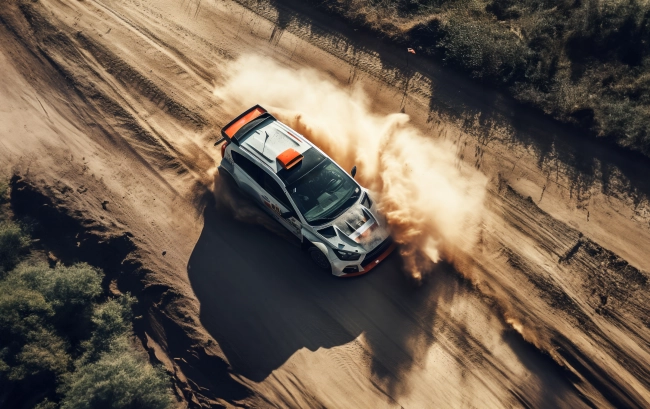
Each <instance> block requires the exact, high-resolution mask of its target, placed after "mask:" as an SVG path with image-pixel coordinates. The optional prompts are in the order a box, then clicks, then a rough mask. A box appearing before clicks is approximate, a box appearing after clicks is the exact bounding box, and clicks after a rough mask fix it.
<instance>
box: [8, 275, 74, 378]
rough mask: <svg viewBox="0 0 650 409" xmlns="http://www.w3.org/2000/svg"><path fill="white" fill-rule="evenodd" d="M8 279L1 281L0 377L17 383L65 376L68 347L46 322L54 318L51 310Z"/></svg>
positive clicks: (40, 299)
mask: <svg viewBox="0 0 650 409" xmlns="http://www.w3.org/2000/svg"><path fill="white" fill-rule="evenodd" d="M11 278H12V277H11V273H10V275H9V277H8V279H5V280H2V281H0V332H1V333H2V337H0V350H1V351H2V354H1V359H2V364H0V367H2V370H1V371H0V373H2V374H4V376H6V379H8V380H12V381H18V380H23V379H25V378H26V377H29V376H37V375H41V374H47V373H49V374H53V375H57V374H61V373H63V372H65V371H66V370H67V368H68V366H69V363H70V358H69V356H68V354H67V348H68V345H67V343H66V342H65V340H63V339H62V338H61V337H60V336H58V335H57V334H56V333H55V330H54V327H53V326H52V325H51V324H50V322H49V320H50V319H51V318H52V317H53V316H54V310H53V309H52V306H51V305H50V304H48V303H47V301H46V300H45V298H44V297H43V296H42V294H40V293H38V292H36V291H33V290H30V289H28V288H25V287H24V286H21V285H20V283H19V282H18V281H15V280H12V279H11ZM2 383H3V382H2V376H0V385H1V384H2Z"/></svg>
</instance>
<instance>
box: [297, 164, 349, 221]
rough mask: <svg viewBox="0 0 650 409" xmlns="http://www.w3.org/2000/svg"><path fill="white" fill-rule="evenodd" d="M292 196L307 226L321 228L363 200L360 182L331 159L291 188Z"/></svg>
mask: <svg viewBox="0 0 650 409" xmlns="http://www.w3.org/2000/svg"><path fill="white" fill-rule="evenodd" d="M287 190H288V191H289V194H290V195H291V197H292V198H293V201H294V202H295V203H296V206H298V210H300V213H302V215H303V217H304V218H305V220H306V221H307V223H309V224H311V225H319V224H323V223H327V222H328V221H329V220H333V219H335V218H337V217H338V216H339V215H340V214H341V213H343V212H344V211H346V210H347V209H349V208H350V206H352V205H353V204H354V203H355V202H356V201H357V199H358V198H359V193H360V189H359V186H357V184H356V183H354V181H353V180H352V178H350V177H349V176H348V175H347V174H346V173H345V172H343V171H342V170H341V169H340V168H339V167H338V166H336V165H335V164H334V163H333V162H332V161H331V160H329V159H328V160H326V161H323V163H321V164H320V165H319V166H316V167H315V168H314V169H312V170H311V171H310V172H309V173H308V174H307V175H305V176H304V177H302V178H300V179H299V180H298V181H296V182H295V183H294V184H293V185H291V186H289V187H288V189H287Z"/></svg>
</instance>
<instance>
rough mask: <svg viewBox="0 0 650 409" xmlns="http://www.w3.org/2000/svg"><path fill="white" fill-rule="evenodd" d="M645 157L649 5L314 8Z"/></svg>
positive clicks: (380, 0)
mask: <svg viewBox="0 0 650 409" xmlns="http://www.w3.org/2000/svg"><path fill="white" fill-rule="evenodd" d="M311 1H312V2H313V3H314V4H317V5H318V6H320V7H325V8H327V9H328V10H330V11H333V12H335V13H338V14H341V15H343V16H344V17H346V18H349V19H351V20H353V21H355V22H362V23H363V24H365V25H366V26H368V27H370V28H371V29H374V30H376V31H378V32H381V33H383V34H385V35H387V36H390V37H391V38H394V39H397V40H399V41H403V42H406V43H408V44H409V46H412V47H415V48H416V50H417V51H418V53H422V54H429V55H433V56H436V57H438V58H441V59H442V60H443V61H445V62H446V63H448V64H451V65H453V66H455V67H459V68H461V69H463V70H465V71H467V72H469V73H470V74H471V75H472V76H473V77H475V78H479V79H481V80H483V81H486V82H491V83H495V84H499V85H500V86H505V87H506V88H507V89H508V90H509V91H510V92H511V93H512V95H514V96H515V98H517V99H519V100H521V101H523V102H526V103H528V104H531V105H534V106H537V107H538V108H540V109H542V110H543V111H544V112H546V113H548V114H551V115H553V116H554V117H555V118H557V119H559V120H561V121H564V122H569V123H573V124H575V125H577V126H580V127H582V128H583V129H586V130H589V131H590V132H591V133H592V134H594V135H596V136H599V137H605V138H608V139H610V140H612V141H615V142H617V143H618V144H619V145H621V146H625V147H628V148H631V149H633V150H637V151H640V152H642V153H644V154H645V155H648V156H650V46H649V44H650V2H648V1H644V0H582V1H576V0H357V1H344V0H319V1H315V0H311Z"/></svg>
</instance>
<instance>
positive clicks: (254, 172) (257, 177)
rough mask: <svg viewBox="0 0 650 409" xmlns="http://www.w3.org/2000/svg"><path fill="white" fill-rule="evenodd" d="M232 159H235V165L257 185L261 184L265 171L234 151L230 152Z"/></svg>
mask: <svg viewBox="0 0 650 409" xmlns="http://www.w3.org/2000/svg"><path fill="white" fill-rule="evenodd" d="M232 159H233V160H234V161H235V163H236V164H237V166H239V167H240V168H242V170H243V171H244V172H246V173H247V174H248V176H250V177H251V178H252V179H253V180H254V181H255V182H257V183H258V184H259V185H262V177H263V175H264V174H265V173H264V171H263V170H262V169H260V167H259V166H257V165H256V164H255V163H254V162H253V161H251V160H249V159H246V158H245V157H244V156H242V155H241V154H239V153H237V152H235V151H233V152H232Z"/></svg>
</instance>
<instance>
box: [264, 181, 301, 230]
mask: <svg viewBox="0 0 650 409" xmlns="http://www.w3.org/2000/svg"><path fill="white" fill-rule="evenodd" d="M262 190H263V191H264V193H263V194H262V195H261V199H262V203H263V204H264V206H265V207H266V208H267V209H268V210H269V213H270V214H271V215H272V216H273V217H274V218H275V219H277V220H278V221H279V222H280V223H281V224H282V225H283V226H284V227H286V228H287V229H288V230H289V231H290V232H291V233H293V234H294V235H295V236H296V237H298V239H300V240H302V225H301V223H300V220H299V219H298V215H297V214H296V211H295V210H294V207H293V205H292V204H291V201H290V200H289V197H288V196H287V194H286V192H285V191H284V189H283V188H282V187H281V186H280V184H279V183H278V182H277V181H276V180H275V179H274V178H273V176H271V175H270V174H269V173H267V172H264V175H263V176H262Z"/></svg>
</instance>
